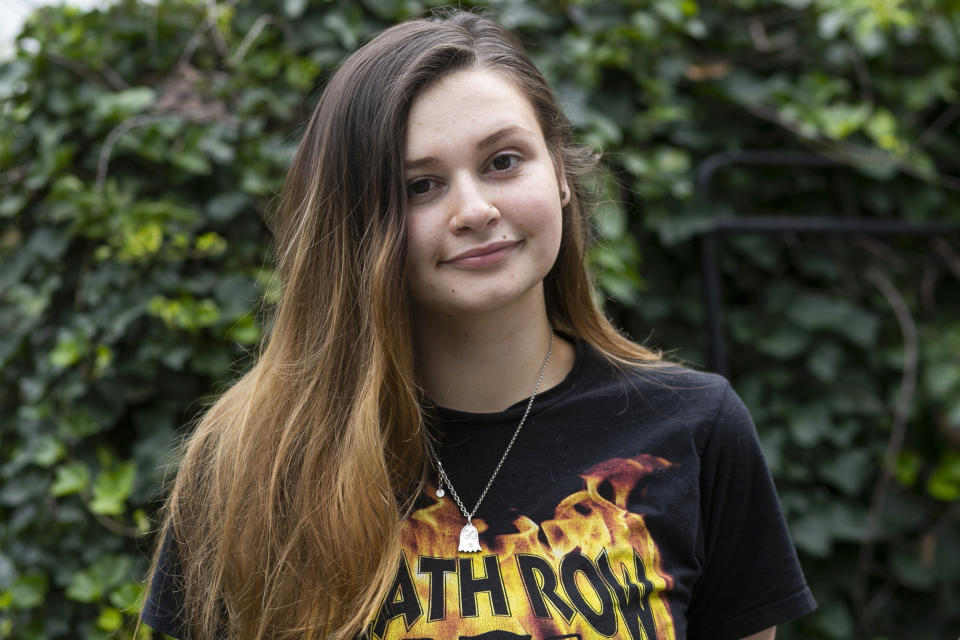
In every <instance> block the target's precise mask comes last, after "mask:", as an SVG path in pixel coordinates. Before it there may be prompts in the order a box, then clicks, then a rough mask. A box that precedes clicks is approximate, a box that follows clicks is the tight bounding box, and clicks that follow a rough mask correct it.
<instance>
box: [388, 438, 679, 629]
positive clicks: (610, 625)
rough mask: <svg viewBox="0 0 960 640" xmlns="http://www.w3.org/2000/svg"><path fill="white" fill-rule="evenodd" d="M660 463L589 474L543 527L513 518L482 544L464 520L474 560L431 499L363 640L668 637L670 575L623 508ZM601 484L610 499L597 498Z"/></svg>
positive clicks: (638, 462) (481, 525) (451, 520)
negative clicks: (510, 529) (474, 541)
mask: <svg viewBox="0 0 960 640" xmlns="http://www.w3.org/2000/svg"><path fill="white" fill-rule="evenodd" d="M669 466H671V463H670V462H668V461H667V460H664V459H663V458H657V457H654V456H650V455H639V456H635V457H633V458H629V459H624V458H615V459H612V460H607V461H605V462H602V463H600V464H597V465H595V466H593V467H590V468H589V469H587V470H586V471H585V472H584V473H583V474H582V475H581V477H582V478H583V480H584V488H583V489H582V490H581V491H577V492H575V493H573V494H572V495H569V496H567V497H566V498H564V499H563V500H561V501H560V502H559V504H558V505H557V506H556V509H555V510H554V517H553V518H552V519H550V520H546V521H544V522H541V523H540V524H537V523H536V522H534V521H533V520H531V519H530V518H528V517H526V516H520V517H518V518H516V519H515V520H514V521H513V525H514V527H515V529H516V533H510V534H504V535H498V536H494V537H491V536H486V537H485V536H484V532H485V531H486V530H487V528H488V527H487V524H486V523H485V522H484V521H483V520H481V519H476V520H474V525H475V526H476V527H477V529H478V530H479V532H480V540H481V546H482V549H481V551H480V553H457V551H456V536H457V533H458V532H459V531H460V529H461V528H462V527H463V524H464V520H463V517H462V516H461V515H460V513H459V511H458V510H457V508H456V506H455V505H454V504H453V502H452V501H451V500H449V499H446V500H444V499H435V502H434V504H432V505H429V506H427V507H425V508H422V509H420V510H418V511H416V512H415V513H414V514H413V515H412V516H411V517H410V519H409V520H408V521H407V523H406V524H405V530H404V552H405V553H404V555H403V557H402V558H401V560H400V563H399V567H398V569H397V575H396V578H395V580H394V583H393V585H392V586H391V588H390V590H389V591H388V593H387V597H386V599H385V601H384V603H383V605H382V606H381V608H380V611H379V614H378V616H377V617H376V618H375V619H374V621H373V623H372V624H371V626H370V628H369V637H371V638H374V639H375V640H385V639H387V638H389V639H391V640H392V639H394V638H431V639H434V640H447V639H451V640H452V639H459V638H477V637H479V638H484V639H485V640H499V639H502V640H507V639H514V638H535V639H537V640H549V639H557V638H601V637H604V638H611V637H618V638H630V639H631V640H653V639H654V638H657V639H660V640H664V639H671V638H674V637H675V633H674V621H673V617H672V614H671V611H670V606H669V603H668V602H667V598H666V595H665V592H666V591H669V590H670V589H671V588H672V587H673V578H672V577H671V576H670V575H669V574H668V573H666V571H664V569H663V566H662V563H661V557H660V553H659V550H658V549H657V546H656V544H655V543H654V540H653V538H652V537H651V535H650V533H649V531H648V530H647V527H646V524H645V523H644V517H643V516H642V515H640V514H637V513H632V512H630V511H628V510H627V508H626V504H627V499H628V496H629V495H630V493H631V491H632V490H633V489H634V488H635V487H636V486H637V485H638V483H639V482H640V480H641V479H642V478H643V477H644V476H646V475H648V474H650V473H652V472H654V471H657V470H659V469H664V468H667V467H669ZM605 482H609V483H610V486H611V487H612V488H613V495H612V498H613V501H610V500H608V499H606V498H605V497H603V496H602V495H601V494H600V486H601V484H603V483H605ZM606 493H607V494H608V495H609V491H606ZM428 495H431V496H432V495H434V492H433V488H432V487H428ZM489 538H492V539H489Z"/></svg>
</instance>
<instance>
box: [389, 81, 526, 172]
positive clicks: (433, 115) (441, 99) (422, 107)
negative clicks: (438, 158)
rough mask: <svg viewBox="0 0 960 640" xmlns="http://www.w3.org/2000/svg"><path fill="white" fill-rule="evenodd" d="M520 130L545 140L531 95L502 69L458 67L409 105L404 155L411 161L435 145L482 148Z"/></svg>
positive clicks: (427, 154)
mask: <svg viewBox="0 0 960 640" xmlns="http://www.w3.org/2000/svg"><path fill="white" fill-rule="evenodd" d="M513 135H516V136H518V137H530V138H535V139H539V140H542V134H541V132H540V125H539V121H538V119H537V116H536V113H535V112H534V109H533V106H532V105H531V103H530V100H529V99H528V98H527V97H526V96H525V95H524V94H523V93H522V92H521V91H520V90H519V89H518V88H517V86H516V84H515V83H514V82H512V81H511V80H510V79H508V78H507V77H505V76H504V75H503V74H501V73H497V72H495V71H490V70H486V69H470V70H466V71H458V72H456V73H453V74H451V75H449V76H446V77H444V78H442V79H440V80H438V81H437V82H436V83H434V84H432V85H430V86H429V87H428V88H427V89H425V90H424V91H423V92H422V93H421V94H420V95H418V96H417V97H416V98H415V99H414V101H413V104H412V105H411V108H410V112H409V116H408V122H407V134H406V142H405V150H406V153H405V156H406V157H407V158H408V159H409V160H410V161H411V162H413V163H417V162H418V160H419V159H422V158H426V157H431V156H434V155H435V150H436V148H437V147H440V148H445V147H449V146H450V145H454V144H455V145H457V146H458V147H461V146H462V145H468V146H469V147H470V148H473V147H480V146H483V145H484V144H488V143H490V142H496V141H497V139H498V138H504V137H508V136H513Z"/></svg>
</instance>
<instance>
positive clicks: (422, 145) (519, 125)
mask: <svg viewBox="0 0 960 640" xmlns="http://www.w3.org/2000/svg"><path fill="white" fill-rule="evenodd" d="M405 157H406V163H405V167H404V171H405V175H406V190H407V195H406V197H407V209H406V216H407V270H408V278H409V282H408V283H409V286H410V292H411V296H412V299H413V304H414V308H415V310H416V311H417V312H418V313H435V314H442V315H459V314H465V313H473V314H475V313H480V312H484V311H491V310H496V309H500V308H503V307H505V306H507V305H510V304H513V303H518V302H520V303H523V302H530V303H533V304H538V303H539V304H542V300H543V287H542V282H543V278H544V276H546V274H547V272H548V271H549V270H550V268H551V267H552V266H553V263H554V261H555V260H556V258H557V253H558V252H559V249H560V237H561V229H562V213H561V208H562V206H563V205H565V204H566V203H567V201H568V200H569V197H570V196H569V189H568V188H567V185H566V183H565V182H563V183H561V182H560V181H558V172H557V169H556V167H555V165H554V163H553V160H552V158H551V156H550V153H549V152H548V150H547V145H546V142H545V140H544V138H543V133H542V132H541V129H540V124H539V122H538V121H537V117H536V114H535V113H534V111H533V108H532V106H531V105H530V102H529V101H528V100H527V99H526V97H525V96H524V95H523V94H522V93H520V92H519V91H518V90H517V89H516V88H515V87H514V85H513V83H512V82H511V81H510V80H508V79H507V78H506V77H505V76H503V75H501V74H499V73H497V72H494V71H489V70H467V71H459V72H456V73H454V74H452V75H449V76H447V77H445V78H443V79H441V80H440V81H438V82H436V83H435V84H433V85H431V86H430V87H429V88H427V89H426V90H425V91H423V93H421V94H420V95H419V96H418V97H417V98H416V99H415V100H414V102H413V104H412V105H411V110H410V116H409V121H408V123H407V138H406V150H405ZM561 192H563V194H561ZM522 307H523V305H521V307H518V308H522Z"/></svg>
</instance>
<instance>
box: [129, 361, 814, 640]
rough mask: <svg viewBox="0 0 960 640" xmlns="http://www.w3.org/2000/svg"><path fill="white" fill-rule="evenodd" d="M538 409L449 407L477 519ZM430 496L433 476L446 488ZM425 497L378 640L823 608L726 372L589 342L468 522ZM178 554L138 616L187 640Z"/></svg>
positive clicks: (703, 632)
mask: <svg viewBox="0 0 960 640" xmlns="http://www.w3.org/2000/svg"><path fill="white" fill-rule="evenodd" d="M525 408H526V401H523V402H519V403H517V404H516V405H514V406H512V407H510V408H508V409H507V410H506V411H503V412H499V413H492V414H474V413H464V412H460V411H453V410H449V409H444V408H437V409H434V411H433V420H432V427H433V429H434V430H435V434H436V437H437V440H438V443H439V445H438V447H437V453H438V455H439V456H440V458H441V461H442V463H443V465H444V468H445V469H446V470H447V473H448V474H449V476H450V479H451V481H452V483H453V486H454V488H455V489H456V490H457V493H458V494H459V495H460V496H461V498H462V499H463V501H464V503H465V504H466V506H467V508H472V507H473V505H474V504H475V502H476V499H477V497H478V496H479V495H480V493H481V492H482V491H483V487H484V485H485V484H486V482H487V480H488V479H489V477H490V474H491V473H492V472H493V470H494V468H495V467H496V465H497V462H498V461H499V459H500V456H501V455H502V454H503V451H504V449H505V447H506V445H507V443H508V442H509V440H510V437H511V436H512V435H513V432H514V430H515V429H516V426H517V424H518V422H519V420H520V418H521V417H522V415H523V411H524V409H525ZM434 485H435V483H434ZM435 493H436V490H435V486H433V485H431V486H428V487H427V489H426V491H425V492H424V494H423V495H422V496H421V497H420V499H419V502H418V504H417V508H416V510H415V511H414V513H413V514H412V516H411V517H410V518H409V519H408V521H407V522H406V523H405V525H404V545H403V546H404V553H403V557H402V558H401V559H400V561H399V563H398V568H397V573H396V576H395V578H394V581H393V584H392V585H391V587H390V589H389V591H388V594H387V597H386V599H385V602H384V604H383V606H382V607H381V609H380V611H379V615H378V616H377V617H376V619H375V620H374V622H373V623H372V624H371V626H370V627H369V629H368V633H369V636H370V637H371V638H374V639H375V640H384V639H390V640H393V639H395V638H397V639H399V638H435V639H437V640H440V639H441V638H443V639H446V638H464V637H476V636H481V635H482V636H483V637H484V638H486V639H489V640H495V639H504V640H506V639H512V638H533V639H537V640H548V639H550V638H561V637H564V638H578V637H579V638H599V637H618V638H630V639H632V640H640V639H641V638H642V639H645V640H652V639H653V638H658V639H661V640H664V639H674V638H678V639H679V638H691V639H694V638H704V639H707V638H709V639H710V640H726V639H731V640H735V639H737V638H742V637H745V636H748V635H750V634H752V633H756V632H757V631H760V630H762V629H765V628H767V627H771V626H774V625H777V624H780V623H782V622H786V621H788V620H791V619H793V618H796V617H799V616H801V615H803V614H806V613H808V612H810V611H812V610H813V609H814V608H815V606H816V604H815V603H814V600H813V597H812V595H811V593H810V591H809V589H808V588H807V586H806V584H805V582H804V578H803V575H802V573H801V570H800V566H799V564H798V562H797V557H796V553H795V551H794V548H793V544H792V543H791V541H790V537H789V535H788V533H787V529H786V525H785V523H784V520H783V515H782V513H781V511H780V506H779V503H778V501H777V497H776V493H775V490H774V487H773V483H772V481H771V479H770V475H769V472H768V471H767V468H766V464H765V462H764V458H763V453H762V451H761V448H760V444H759V442H758V440H757V435H756V431H755V429H754V426H753V422H752V421H751V419H750V416H749V414H748V412H747V410H746V408H745V407H744V405H743V402H742V401H741V400H740V398H739V397H738V396H737V395H736V393H734V392H733V390H732V389H731V388H730V385H729V384H728V383H727V381H726V380H724V379H723V378H722V377H720V376H717V375H714V374H705V373H698V372H694V371H691V370H689V369H684V368H681V367H677V366H668V367H663V368H641V369H636V370H628V371H622V370H619V369H616V368H614V367H612V366H611V365H609V364H608V363H607V361H606V360H605V359H604V358H603V357H602V356H600V355H599V354H598V353H597V352H595V351H594V350H593V349H592V348H590V347H589V346H587V345H586V344H584V343H582V342H579V343H577V355H576V360H575V363H574V367H573V369H572V370H571V372H570V373H569V374H568V376H567V377H566V379H565V380H564V381H563V382H562V383H561V384H559V385H557V386H555V387H553V388H551V389H548V390H547V391H545V392H543V393H542V394H540V395H539V396H537V398H536V400H535V402H534V406H533V410H532V411H531V413H530V416H529V418H528V419H527V423H526V425H525V426H524V428H523V430H522V431H521V433H520V435H519V437H518V438H517V441H516V443H515V445H514V448H513V450H512V451H511V453H510V455H509V457H508V458H507V460H506V462H505V463H504V465H503V468H502V469H501V471H500V473H499V475H498V476H497V478H496V480H495V482H494V483H493V486H492V487H491V489H490V492H489V493H488V494H487V496H486V498H485V499H484V500H483V502H482V503H481V505H480V508H479V510H478V511H477V513H476V515H475V516H474V519H473V524H474V525H475V526H476V528H477V529H478V530H479V541H480V546H481V551H480V552H479V553H459V552H458V551H457V546H458V542H459V536H460V530H461V528H462V527H463V525H464V524H466V520H465V519H464V517H463V516H462V515H461V514H460V512H459V510H458V509H457V507H456V505H455V504H454V502H453V500H452V497H451V496H450V495H449V493H448V494H447V495H446V496H444V497H443V498H437V497H436V496H435ZM173 556H174V554H172V553H170V552H169V549H167V552H166V553H164V554H163V556H162V558H161V567H169V569H168V570H167V571H161V572H158V575H157V576H156V577H155V580H154V583H153V587H152V589H151V594H150V597H149V599H148V601H147V604H146V605H145V608H144V620H145V621H146V622H147V623H148V624H150V625H151V626H152V627H154V628H155V629H158V630H161V631H164V632H165V633H167V634H169V635H173V636H175V637H183V636H184V634H183V631H182V629H181V626H182V625H181V624H180V622H179V618H178V616H177V615H176V611H177V610H178V609H179V602H178V601H177V597H176V589H175V580H174V579H173V578H171V574H173V575H174V576H175V574H176V573H178V570H177V567H176V562H175V558H174V557H173Z"/></svg>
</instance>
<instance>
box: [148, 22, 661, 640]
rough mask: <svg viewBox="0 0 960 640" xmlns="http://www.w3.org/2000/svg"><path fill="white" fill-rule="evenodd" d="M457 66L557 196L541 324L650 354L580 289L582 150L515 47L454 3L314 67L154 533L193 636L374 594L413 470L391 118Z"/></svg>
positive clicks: (386, 577) (421, 472) (416, 429)
mask: <svg viewBox="0 0 960 640" xmlns="http://www.w3.org/2000/svg"><path fill="white" fill-rule="evenodd" d="M473 68H482V69H490V70H494V71H497V72H500V73H502V74H504V76H505V77H506V78H508V79H510V80H511V81H512V82H514V83H515V85H516V86H517V87H518V88H519V89H520V91H521V92H522V93H523V94H524V95H525V96H527V98H528V99H529V100H530V102H531V104H532V105H533V107H534V110H535V112H536V113H537V116H538V118H539V122H540V125H541V127H542V129H543V131H542V133H543V136H544V139H545V140H546V142H547V145H548V147H549V149H550V153H551V155H552V157H553V160H554V164H555V166H556V167H557V168H558V172H563V174H564V176H565V178H566V181H567V184H568V186H569V188H570V189H571V191H572V193H571V198H570V201H569V203H568V204H567V205H566V206H565V207H564V209H563V234H562V241H561V247H560V253H559V257H558V258H557V261H556V263H555V264H554V266H553V268H552V270H551V271H550V272H549V274H548V275H547V276H546V279H545V283H544V284H545V286H544V290H545V295H546V303H547V311H548V315H549V318H550V321H551V322H552V323H553V326H554V328H555V329H558V330H561V331H565V332H567V333H569V334H571V335H573V336H576V337H577V338H579V339H582V340H585V341H586V342H588V343H590V344H591V345H593V346H594V347H596V348H597V349H599V350H600V351H601V352H602V353H603V354H605V355H606V356H607V357H608V358H609V359H611V360H613V361H616V362H620V363H622V364H644V363H649V364H653V363H657V362H659V361H660V354H659V353H654V352H652V351H650V350H648V349H646V348H644V347H642V346H639V345H637V344H635V343H633V342H631V341H629V340H627V339H626V338H624V337H623V336H621V335H620V334H619V333H618V332H617V331H616V330H615V329H614V328H613V327H612V326H611V324H610V323H609V322H608V320H607V319H606V318H605V317H604V315H603V313H602V312H601V311H600V310H599V309H598V308H597V306H596V304H595V302H594V299H593V296H592V285H591V281H590V278H589V277H588V274H587V271H586V267H585V250H586V245H587V240H588V235H589V233H588V231H589V226H588V220H587V208H588V207H587V206H586V205H585V203H586V200H587V197H586V193H585V191H584V187H583V176H584V175H585V174H586V172H587V171H588V170H590V169H591V168H592V165H593V164H594V154H593V153H592V152H590V151H589V150H588V149H584V148H582V147H579V146H577V145H574V144H572V142H571V131H570V125H569V122H568V121H567V119H566V118H565V117H564V115H563V113H562V111H561V109H560V106H559V104H558V102H557V99H556V97H555V96H554V94H553V92H552V91H551V89H550V87H549V86H548V85H547V83H546V81H545V80H544V78H543V76H542V75H541V74H540V73H539V71H538V70H537V69H536V68H535V67H534V65H533V63H532V62H531V61H530V59H529V58H528V57H527V55H526V54H525V53H524V51H523V47H522V45H521V44H520V42H519V41H518V40H517V39H516V38H515V37H514V36H513V35H512V34H511V33H510V32H509V31H507V30H506V29H504V28H503V27H502V26H500V25H499V24H497V23H495V22H493V21H491V20H488V19H486V18H482V17H480V16H478V15H475V14H471V13H460V12H456V13H451V14H448V15H446V16H444V17H442V18H436V19H422V20H411V21H408V22H404V23H402V24H399V25H396V26H394V27H392V28H389V29H387V30H385V31H383V32H382V33H380V34H379V35H378V36H377V37H375V38H374V39H373V40H372V41H371V42H369V43H368V44H367V45H365V46H364V47H362V48H361V49H359V50H358V51H356V52H355V53H354V54H352V55H351V56H350V57H348V58H347V59H346V60H345V61H344V63H343V64H342V66H341V67H340V68H339V70H338V71H337V72H336V73H335V74H334V75H333V77H332V78H331V80H330V82H329V84H328V85H327V87H326V89H325V91H324V93H323V95H322V97H321V98H320V100H319V103H318V105H317V107H316V109H315V111H314V112H313V115H312V116H311V118H310V121H309V123H308V125H307V127H306V131H305V133H304V137H303V140H302V142H301V143H300V146H299V149H298V150H297V153H296V156H295V158H294V160H293V163H292V165H291V166H290V169H289V172H288V174H287V176H286V179H285V181H284V184H283V188H282V192H281V194H280V196H279V199H278V201H277V206H276V209H275V216H274V217H273V219H272V221H271V222H272V227H273V231H274V234H275V238H276V256H277V267H278V274H279V277H280V278H281V282H282V286H283V295H282V297H281V300H280V302H279V304H278V307H277V309H276V311H275V317H274V320H273V327H272V330H271V332H270V335H269V337H267V338H265V340H264V342H263V343H262V344H261V346H260V349H259V352H258V354H257V358H256V362H255V364H254V365H253V367H252V369H251V370H250V371H249V372H248V373H247V374H246V375H244V376H243V377H242V378H240V379H239V380H238V381H237V382H236V383H234V384H233V386H232V387H231V388H230V389H229V390H227V391H226V392H225V393H224V394H223V395H222V396H221V397H220V398H219V399H218V400H217V401H216V402H215V403H214V404H213V405H212V406H211V407H210V408H209V409H208V410H207V411H206V413H205V415H204V416H203V417H202V418H201V419H200V421H199V424H198V426H197V428H196V430H195V432H194V433H193V435H192V436H191V437H190V439H189V440H188V441H187V443H186V445H185V453H184V457H183V460H182V463H181V465H180V469H179V472H178V474H177V478H176V482H175V485H174V487H173V491H172V494H171V496H170V498H169V503H168V508H167V514H166V519H165V521H164V525H163V532H162V534H163V536H164V537H167V538H168V539H169V540H171V541H172V543H173V544H172V547H171V549H172V550H173V551H174V552H175V553H176V557H177V558H178V559H179V564H180V566H181V569H182V582H181V583H180V584H179V586H180V587H181V588H182V596H183V602H184V603H185V604H184V611H183V612H182V616H183V619H184V620H185V621H186V623H187V625H188V627H189V629H190V633H191V635H192V637H196V638H213V637H217V636H220V635H222V634H224V633H225V634H226V635H227V636H229V637H236V638H243V639H247V638H250V639H257V640H259V639H264V638H270V639H274V638H300V639H306V638H315V637H318V636H322V637H325V638H331V639H334V640H346V639H347V638H352V637H354V636H355V635H357V634H358V633H360V632H362V631H363V629H364V627H365V625H366V624H368V623H369V621H370V620H371V619H372V618H373V616H374V615H375V614H376V611H377V609H378V608H379V606H380V605H381V602H382V600H383V598H384V597H385V593H386V590H387V588H388V586H389V584H390V581H391V578H392V576H393V574H394V572H395V570H396V563H397V562H398V559H399V554H400V531H401V526H402V523H403V520H404V518H405V517H406V516H407V515H409V512H410V510H411V508H412V503H413V500H414V498H415V497H416V495H417V493H418V492H419V491H420V489H421V487H422V484H423V481H424V478H425V475H426V472H427V470H428V466H429V461H428V458H427V456H426V455H425V442H426V437H427V434H426V431H425V428H424V419H423V414H422V406H421V400H422V398H421V395H420V393H419V389H418V385H417V379H416V376H415V372H414V354H413V350H412V346H411V345H412V333H411V326H410V309H409V300H408V295H407V284H406V275H405V249H404V245H405V232H406V224H405V220H404V208H405V204H404V203H405V199H406V195H405V194H406V189H405V184H404V175H403V164H404V158H403V153H404V143H405V137H406V127H407V116H408V112H409V109H410V105H411V103H412V101H413V100H414V98H415V97H416V96H417V95H418V94H419V93H420V92H421V91H423V90H424V88H425V87H427V86H429V85H430V84H431V83H433V82H436V81H437V80H438V79H439V78H442V77H444V76H445V75H447V74H450V73H453V72H455V71H458V70H463V69H473ZM156 565H157V561H156V558H155V559H154V567H153V570H152V572H156V570H157V569H156Z"/></svg>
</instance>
